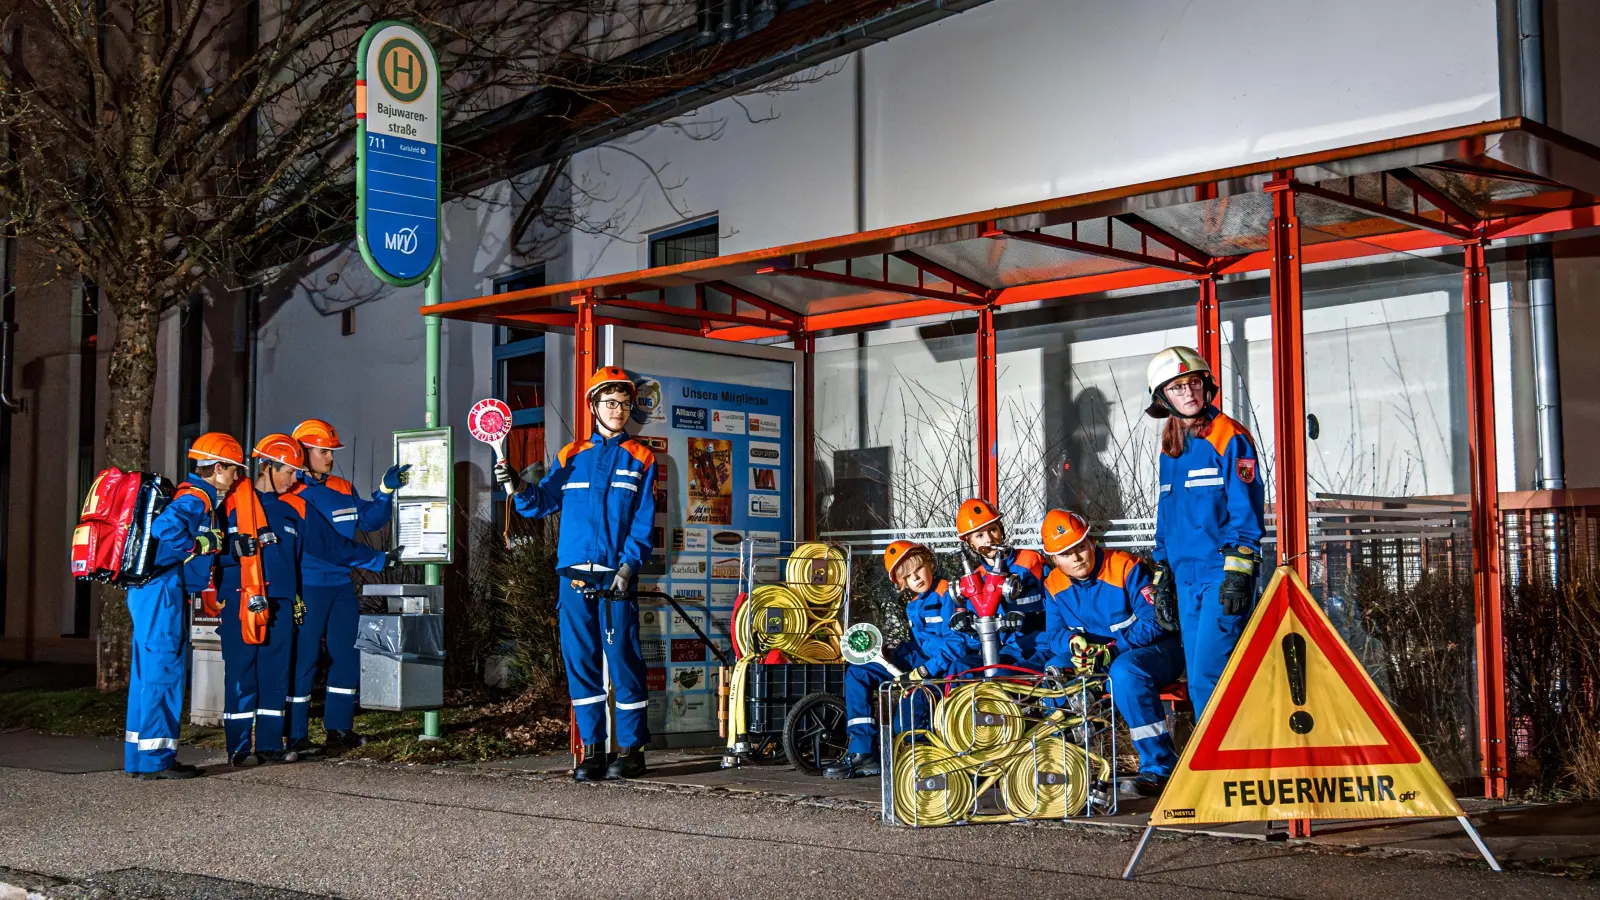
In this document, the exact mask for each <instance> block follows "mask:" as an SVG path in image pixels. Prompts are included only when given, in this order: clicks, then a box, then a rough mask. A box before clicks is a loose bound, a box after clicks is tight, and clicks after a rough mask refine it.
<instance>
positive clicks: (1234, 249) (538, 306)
mask: <svg viewBox="0 0 1600 900" xmlns="http://www.w3.org/2000/svg"><path fill="white" fill-rule="evenodd" d="M1596 195H1600V148H1596V147H1593V146H1590V145H1587V144H1585V143H1583V142H1581V141H1578V140H1576V139H1573V138H1571V137H1569V136H1567V135H1564V134H1561V133H1559V132H1557V131H1554V130H1552V129H1550V128H1548V127H1546V126H1543V125H1541V124H1539V123H1535V122H1531V121H1527V120H1523V119H1518V118H1510V119H1502V120H1499V121H1494V122H1488V123H1482V124H1478V125H1472V126H1466V127H1459V128H1452V129H1447V130H1442V131H1436V132H1430V133H1425V134H1419V135H1414V136H1410V137H1406V138H1398V139H1390V140H1384V141H1378V142H1374V143H1368V144H1361V145H1356V146H1350V147H1344V148H1339V149H1335V150H1328V151H1322V152H1317V153H1312V154H1306V155H1302V156H1296V157H1290V158H1281V159H1275V160H1270V161H1266V162H1261V163H1254V164H1249V165H1243V166H1236V167H1233V168H1229V169H1222V170H1216V171H1210V172H1201V173H1195V174H1193V175H1190V176H1185V177H1177V178H1169V179H1164V180H1161V181H1156V182H1150V183H1145V184H1138V185H1132V186H1127V187H1121V188H1115V189H1108V190H1101V191H1096V192H1093V193H1087V194H1080V195H1076V196H1069V197H1060V198H1056V199H1051V200H1046V201H1041V202H1035V203H1028V204H1023V205H1019V206H1011V207H1006V208H997V209H989V210H979V211H974V212H971V213H968V214H964V215H959V216H951V217H947V218H943V219H937V220H933V221H927V222H919V223H915V224H908V225H901V226H896V227H891V228H883V229H878V230H874V231H867V232H862V233H858V234H851V235H845V236H841V237H833V238H827V239H822V240H814V241H807V242H803V243H798V244H792V245H787V246H780V247H773V248H770V249H764V250H758V251H753V252H744V253H736V254H730V255H726V256H717V257H713V258H709V259H705V260H700V261H695V262H689V263H683V264H679V265H671V266H664V267H659V268H651V269H644V270H640V271H633V272H626V273H621V274H616V275H609V276H604V277H598V278H589V279H584V280H579V281H573V282H569V283H565V284H557V285H550V286H546V287H538V288H533V289H529V290H520V291H514V292H510V293H502V294H495V295H490V296H484V297H477V298H471V299H464V300H457V301H453V302H449V303H441V304H438V305H434V306H427V307H424V308H423V309H422V312H423V314H425V315H428V316H444V317H449V318H454V319H460V320H465V321H473V322H481V323H491V324H496V325H503V326H509V327H512V328H518V329H527V328H530V327H541V328H547V329H559V330H566V331H570V333H571V334H572V335H573V338H574V341H575V353H574V360H573V367H574V369H573V384H574V385H576V386H577V392H578V396H577V397H575V398H574V402H573V406H572V409H573V415H574V419H575V425H576V428H575V431H576V433H579V434H586V433H587V432H588V430H589V428H590V427H591V426H590V424H589V423H588V422H587V421H585V417H586V404H585V403H584V402H583V398H582V396H581V393H582V385H583V383H584V380H585V379H586V377H587V375H588V373H589V372H591V371H593V369H594V368H595V367H596V366H597V365H601V364H605V363H608V362H610V363H620V364H623V365H628V361H627V360H626V359H622V360H618V359H617V358H615V355H614V354H612V353H611V352H610V351H609V350H608V349H607V348H606V347H604V346H602V338H601V335H602V333H603V332H604V331H605V329H607V328H612V329H622V330H624V331H625V332H626V333H632V334H638V333H645V334H654V335H660V336H663V337H664V338H675V339H678V340H679V341H680V342H681V343H680V346H688V347H695V348H705V347H711V346H723V347H728V348H730V349H732V348H735V347H757V348H761V349H762V351H763V352H766V353H768V354H771V353H774V352H777V351H778V350H780V349H782V350H784V351H787V352H791V353H793V354H795V356H794V358H795V359H796V360H797V361H798V366H799V368H800V370H801V371H800V373H799V376H798V377H797V378H796V379H795V382H794V383H795V385H796V398H795V403H794V406H795V409H794V418H795V422H796V427H795V429H794V431H795V434H794V440H795V447H796V452H797V453H798V454H799V456H800V459H799V465H797V466H796V467H795V472H796V474H795V476H794V477H793V478H792V479H791V485H790V487H789V491H790V492H791V496H792V497H793V502H794V513H795V521H796V530H797V532H798V533H799V534H800V535H803V536H806V537H815V536H816V535H817V532H818V521H817V518H818V510H817V500H816V493H815V492H814V491H811V490H809V489H808V488H807V485H806V484H805V482H806V479H807V478H808V477H809V473H811V472H812V471H813V469H814V466H813V463H814V460H815V456H816V453H817V438H816V428H817V419H816V404H817V396H816V390H817V377H816V372H815V368H814V366H815V359H816V353H815V350H816V347H817V341H818V340H819V339H820V338H826V337H827V336H829V335H832V334H837V333H839V332H841V331H851V330H860V329H864V328H870V327H879V326H884V325H886V324H889V323H896V322H904V321H907V320H917V319H926V318H927V317H933V316H948V315H950V314H956V315H960V316H962V317H963V318H971V319H974V320H975V322H974V334H975V339H974V340H972V342H971V343H970V344H969V345H968V346H969V347H970V357H969V360H968V362H969V363H970V365H971V367H972V372H973V376H974V377H973V393H974V394H975V397H974V398H973V399H974V401H975V416H974V419H975V422H974V429H973V430H974V437H975V441H974V445H973V446H972V447H971V452H972V454H973V459H974V461H975V463H974V464H975V479H974V481H975V487H976V490H977V492H978V493H979V494H980V495H982V496H983V497H985V498H986V499H989V500H990V501H992V502H1002V500H1003V498H1002V497H1001V496H1000V494H1001V492H1002V491H1001V471H1000V456H1001V454H1000V453H999V450H998V448H997V441H998V440H999V437H998V432H999V431H1000V430H1001V423H1000V410H999V402H998V399H997V381H998V379H999V378H1000V375H999V369H998V368H997V365H996V357H997V353H996V325H995V317H996V314H997V313H1003V312H1005V311H1007V310H1009V309H1027V308H1031V307H1038V306H1041V305H1043V306H1059V305H1063V304H1073V303H1075V302H1079V301H1082V300H1085V299H1086V298H1091V297H1093V298H1104V297H1106V296H1107V295H1110V296H1112V297H1113V298H1115V297H1116V296H1118V295H1119V292H1120V293H1121V294H1122V295H1126V296H1130V297H1132V296H1137V295H1138V294H1139V292H1140V291H1143V290H1151V289H1158V288H1160V287H1161V286H1169V287H1185V288H1186V289H1190V290H1193V292H1194V300H1193V323H1194V334H1195V335H1196V337H1197V340H1196V343H1197V344H1198V347H1199V350H1200V351H1201V353H1202V354H1204V355H1205V356H1206V358H1207V359H1208V360H1209V361H1210V362H1211V364H1212V365H1213V366H1214V367H1217V368H1218V370H1219V371H1221V370H1222V367H1223V366H1224V360H1223V358H1222V357H1223V344H1222V341H1223V332H1224V327H1223V323H1222V315H1221V306H1222V303H1221V302H1220V301H1219V291H1220V289H1222V288H1224V287H1225V286H1226V285H1228V284H1230V283H1232V282H1236V281H1238V280H1239V279H1243V278H1249V279H1255V280H1256V281H1257V283H1259V282H1260V281H1263V280H1264V281H1265V302H1266V306H1267V310H1268V314H1267V315H1266V316H1265V320H1266V321H1267V322H1268V323H1269V327H1270V334H1268V335H1263V341H1262V342H1261V346H1262V349H1263V352H1265V353H1267V354H1268V355H1269V357H1270V360H1269V361H1270V385H1271V387H1270V410H1264V412H1269V413H1270V423H1271V427H1270V429H1265V430H1268V431H1269V433H1268V434H1267V435H1261V437H1264V438H1266V439H1267V440H1266V441H1264V444H1270V455H1269V458H1270V460H1271V461H1272V463H1273V467H1272V472H1271V477H1270V480H1269V484H1268V487H1269V504H1270V507H1269V522H1271V523H1272V524H1273V526H1274V528H1275V542H1276V554H1277V557H1278V559H1279V561H1280V562H1281V563H1283V564H1287V565H1292V566H1294V567H1296V568H1297V569H1298V570H1299V571H1300V573H1301V575H1302V577H1307V575H1308V572H1307V569H1308V565H1309V564H1310V560H1311V559H1312V558H1313V556H1314V555H1315V554H1314V553H1313V544H1314V543H1316V542H1317V541H1319V540H1325V541H1332V542H1338V541H1343V540H1347V539H1348V538H1349V535H1350V534H1352V533H1353V532H1355V531H1358V530H1361V529H1358V528H1355V527H1353V526H1350V525H1342V526H1341V525H1335V524H1328V523H1332V522H1334V521H1335V520H1338V521H1350V518H1349V517H1348V516H1345V517H1344V518H1342V519H1341V518H1340V517H1338V516H1334V515H1332V514H1331V513H1330V512H1329V510H1334V509H1336V511H1339V512H1341V513H1349V512H1351V511H1352V510H1358V509H1359V508H1360V507H1361V506H1362V504H1363V503H1364V502H1365V501H1370V500H1372V499H1374V498H1370V497H1360V496H1348V497H1342V496H1340V495H1338V494H1337V493H1333V492H1328V491H1323V492H1321V493H1319V494H1317V495H1316V496H1313V492H1312V491H1310V490H1308V481H1307V466H1308V460H1307V435H1308V425H1309V429H1310V431H1311V432H1312V433H1311V436H1312V437H1313V438H1315V437H1316V434H1315V430H1316V425H1315V422H1314V420H1311V421H1308V415H1307V407H1306V396H1307V383H1306V378H1307V372H1306V366H1307V357H1306V347H1305V334H1306V331H1305V314H1306V294H1307V291H1306V290H1303V286H1304V284H1303V274H1302V273H1303V272H1304V271H1316V270H1318V269H1319V268H1321V267H1327V266H1333V265H1339V264H1342V263H1353V262H1356V261H1359V260H1362V259H1379V258H1385V257H1400V258H1405V257H1407V256H1411V255H1414V256H1416V257H1417V258H1426V259H1431V260H1448V265H1449V266H1451V267H1453V268H1454V269H1458V270H1459V308H1458V309H1456V310H1452V311H1451V315H1452V316H1455V317H1457V318H1458V319H1459V322H1460V326H1459V329H1458V330H1456V331H1454V332H1452V334H1453V337H1452V338H1451V340H1452V342H1454V343H1455V344H1456V345H1455V346H1454V347H1451V348H1449V351H1448V352H1449V354H1451V356H1452V357H1453V358H1456V359H1458V360H1460V361H1461V363H1462V364H1463V365H1464V373H1465V386H1466V387H1465V391H1464V405H1465V415H1464V422H1465V424H1466V427H1465V435H1464V444H1465V450H1464V453H1463V454H1462V457H1463V460H1464V466H1465V470H1466V471H1465V473H1464V477H1463V478H1462V479H1461V482H1462V483H1463V484H1465V485H1466V486H1467V489H1466V490H1464V491H1460V492H1453V493H1452V495H1451V496H1449V497H1438V498H1436V499H1435V500H1433V501H1427V502H1424V503H1423V506H1422V507H1421V508H1411V509H1407V510H1403V511H1399V512H1396V513H1394V514H1393V515H1395V516H1399V517H1402V518H1403V517H1407V516H1409V517H1412V519H1411V521H1413V522H1424V523H1425V522H1429V521H1434V520H1435V519H1436V518H1439V517H1444V518H1448V517H1449V516H1451V515H1454V514H1457V513H1463V515H1462V520H1463V521H1464V523H1465V529H1466V531H1467V533H1468V538H1469V539H1468V540H1467V541H1465V542H1464V543H1466V544H1467V545H1468V546H1470V552H1469V553H1467V554H1461V556H1462V560H1461V564H1462V565H1463V566H1465V567H1469V568H1470V582H1471V593H1472V598H1473V600H1472V611H1471V614H1472V617H1473V620H1474V622H1475V636H1476V660H1475V666H1474V678H1475V681H1476V684H1475V693H1476V712H1477V729H1476V730H1477V750H1478V753H1477V758H1478V760H1479V765H1480V767H1481V776H1482V778H1483V786H1484V791H1485V793H1486V794H1487V795H1488V796H1491V797H1498V796H1503V795H1504V792H1505V779H1506V775H1507V771H1506V767H1507V748H1506V741H1507V721H1506V719H1507V717H1506V711H1505V709H1506V707H1505V669H1504V659H1503V651H1502V634H1501V604H1502V576H1501V567H1502V566H1501V559H1502V548H1501V528H1500V508H1499V506H1500V486H1499V484H1498V474H1497V466H1496V458H1497V457H1496V449H1495V442H1496V424H1495V396H1494V394H1495V378H1494V366H1493V364H1492V359H1491V354H1492V346H1493V333H1492V329H1491V313H1490V277H1489V265H1490V261H1491V260H1490V257H1491V255H1492V254H1495V253H1498V252H1500V251H1502V250H1503V248H1506V247H1509V246H1514V245H1515V244H1517V243H1519V242H1523V241H1526V240H1527V239H1528V238H1531V237H1533V236H1540V235H1563V234H1577V233H1582V232H1584V230H1586V229H1592V228H1594V227H1595V226H1596V225H1600V221H1597V218H1600V204H1597V201H1596ZM773 214H774V215H782V210H781V209H774V210H773ZM1452 296H1455V295H1454V293H1453V292H1452ZM707 342H716V343H715V344H711V343H707ZM1264 364H1265V363H1264ZM1395 377H1397V378H1399V377H1403V375H1402V374H1401V373H1395ZM1223 389H1224V391H1225V392H1226V391H1228V390H1229V389H1230V382H1228V381H1227V380H1224V381H1223ZM1225 400H1226V398H1224V401H1225ZM1263 405H1266V403H1265V400H1264V398H1263ZM1265 418H1266V416H1263V419H1265ZM1247 424H1249V423H1247ZM1430 503H1431V505H1430ZM1329 504H1340V505H1337V506H1336V507H1335V506H1330V505H1329ZM1002 505H1003V503H1002ZM1376 505H1378V506H1382V505H1383V504H1376ZM1430 517H1431V518H1430ZM1319 522H1322V523H1324V524H1322V525H1320V526H1319V524H1318V523H1319ZM1367 525H1368V527H1367V528H1366V529H1365V530H1364V531H1362V533H1365V534H1370V533H1371V532H1372V531H1374V530H1378V531H1381V530H1382V527H1381V526H1374V525H1372V523H1370V522H1369V523H1367Z"/></svg>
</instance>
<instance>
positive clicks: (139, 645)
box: [123, 571, 188, 772]
mask: <svg viewBox="0 0 1600 900" xmlns="http://www.w3.org/2000/svg"><path fill="white" fill-rule="evenodd" d="M128 613H129V617H130V618H131V619H132V624H133V646H132V660H131V662H132V668H131V669H130V671H129V683H128V716H127V719H126V723H125V727H124V731H125V732H127V734H125V735H124V737H127V736H128V734H131V735H133V736H134V739H133V740H131V741H128V740H124V741H123V767H124V768H125V769H126V770H127V771H129V772H159V771H161V770H162V769H165V768H167V767H168V766H170V765H172V763H173V761H174V756H175V751H176V749H177V740H178V728H179V717H180V716H181V715H182V712H183V676H184V674H185V671H186V668H187V667H186V666H185V665H184V656H185V653H186V652H187V650H188V642H187V641H186V640H185V634H184V625H183V592H182V590H181V589H180V587H179V583H178V573H177V572H176V571H173V572H170V573H167V574H164V575H163V576H162V577H160V578H157V579H155V580H154V581H151V582H150V583H149V584H145V585H142V586H140V587H137V588H133V589H132V590H130V591H129V592H128Z"/></svg>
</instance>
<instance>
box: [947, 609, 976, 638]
mask: <svg viewBox="0 0 1600 900" xmlns="http://www.w3.org/2000/svg"><path fill="white" fill-rule="evenodd" d="M977 618H978V617H977V616H974V615H973V614H972V610H970V609H958V610H956V611H955V612H953V613H951V614H950V630H951V631H954V632H955V633H957V634H963V633H965V634H971V633H972V632H973V631H974V630H975V629H976V628H977Z"/></svg>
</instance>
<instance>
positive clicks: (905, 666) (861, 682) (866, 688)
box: [822, 541, 983, 778]
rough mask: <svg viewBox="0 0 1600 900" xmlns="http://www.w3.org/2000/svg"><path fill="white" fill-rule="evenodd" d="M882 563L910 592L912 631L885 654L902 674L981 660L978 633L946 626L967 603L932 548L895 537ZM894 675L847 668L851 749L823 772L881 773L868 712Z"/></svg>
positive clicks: (914, 677)
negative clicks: (943, 575)
mask: <svg viewBox="0 0 1600 900" xmlns="http://www.w3.org/2000/svg"><path fill="white" fill-rule="evenodd" d="M883 567H884V568H885V569H887V570H888V572H889V581H890V583H892V584H893V585H894V586H895V587H896V588H900V589H902V590H904V591H905V592H906V593H907V595H908V596H909V599H908V600H907V601H906V624H907V625H909V626H911V634H910V636H909V637H908V638H906V640H905V641H904V642H903V643H901V644H900V646H898V647H896V648H894V649H893V650H891V651H886V652H885V654H884V655H885V656H886V657H888V659H889V661H890V662H891V663H893V664H894V666H895V667H896V668H899V669H901V670H903V671H904V672H905V674H904V675H903V676H902V677H903V678H905V679H906V680H909V681H921V680H922V679H924V678H949V677H950V676H952V675H958V674H960V673H962V672H965V671H966V670H968V669H970V668H973V667H974V666H978V665H981V664H982V663H983V657H982V654H981V652H980V649H979V647H978V639H977V638H976V637H975V636H973V634H972V633H971V632H970V631H969V632H965V633H961V632H956V631H953V630H951V628H950V620H951V618H952V617H953V616H954V615H955V614H956V612H957V611H958V610H961V611H965V610H966V608H965V606H963V605H962V604H961V603H959V602H958V601H957V600H955V599H954V598H953V595H952V592H951V590H950V584H949V583H948V582H946V581H944V580H943V579H940V578H939V577H938V575H936V574H935V572H934V559H933V551H931V550H929V549H928V548H927V547H924V546H923V545H921V544H914V543H912V542H911V541H895V542H894V543H892V544H890V545H889V547H888V549H886V550H884V551H883ZM892 678H893V676H892V675H890V674H889V670H888V669H885V668H884V667H883V666H882V665H880V664H878V663H870V664H868V665H865V666H850V667H849V668H847V669H845V672H844V706H845V711H846V714H847V719H846V722H845V725H846V729H847V730H848V731H849V734H850V747H849V752H848V753H847V754H846V755H845V757H844V758H843V759H841V760H839V761H838V762H837V763H834V764H833V765H831V766H829V767H827V768H826V769H824V770H823V772H822V774H823V775H825V776H827V777H828V778H859V777H862V776H867V775H877V774H879V772H880V771H881V766H880V765H879V763H878V725H877V722H876V721H875V720H874V719H873V716H872V712H873V710H874V709H875V708H876V707H877V696H878V686H879V685H881V684H883V683H884V682H885V681H889V680H891V679H892Z"/></svg>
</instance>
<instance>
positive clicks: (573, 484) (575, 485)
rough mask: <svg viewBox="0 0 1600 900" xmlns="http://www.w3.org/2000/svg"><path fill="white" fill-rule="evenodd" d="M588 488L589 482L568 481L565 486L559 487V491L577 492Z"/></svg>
mask: <svg viewBox="0 0 1600 900" xmlns="http://www.w3.org/2000/svg"><path fill="white" fill-rule="evenodd" d="M588 486H589V482H587V481H569V482H567V483H566V484H563V485H562V486H561V489H562V490H563V491H575V490H577V489H579V488H586V487H588Z"/></svg>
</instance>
